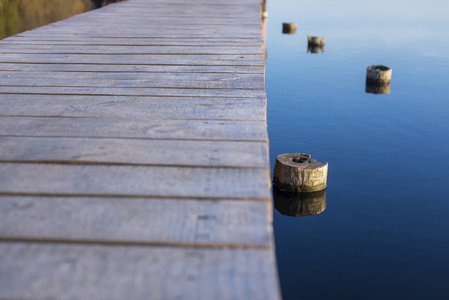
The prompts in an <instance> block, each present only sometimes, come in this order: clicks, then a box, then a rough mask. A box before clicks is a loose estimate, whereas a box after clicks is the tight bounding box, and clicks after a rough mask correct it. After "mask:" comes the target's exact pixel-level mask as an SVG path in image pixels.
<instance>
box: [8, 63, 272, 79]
mask: <svg viewBox="0 0 449 300" xmlns="http://www.w3.org/2000/svg"><path fill="white" fill-rule="evenodd" d="M0 71H18V72H41V73H42V72H45V73H49V72H56V73H58V72H72V73H75V72H76V73H79V72H81V73H83V72H95V73H100V74H99V76H100V75H103V74H105V73H118V72H119V73H189V74H200V73H201V74H204V73H206V74H207V73H232V74H264V66H177V65H169V66H168V65H163V66H161V65H117V64H114V63H111V64H109V65H102V64H76V65H75V64H64V63H61V64H34V63H32V62H30V63H8V62H5V63H0Z"/></svg>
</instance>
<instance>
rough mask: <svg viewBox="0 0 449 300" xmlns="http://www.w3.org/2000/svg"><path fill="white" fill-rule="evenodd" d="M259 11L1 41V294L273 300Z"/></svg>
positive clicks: (93, 21)
mask: <svg viewBox="0 0 449 300" xmlns="http://www.w3.org/2000/svg"><path fill="white" fill-rule="evenodd" d="M261 33H262V27H261V13H260V0H188V1H187V0H128V1H126V2H121V3H117V4H112V5H109V6H107V7H105V8H102V9H99V10H96V11H92V12H88V13H85V14H81V15H78V16H75V17H72V18H70V19H67V20H64V21H60V22H57V23H53V24H50V25H47V26H44V27H41V28H38V29H35V30H32V31H28V32H24V33H21V34H18V35H17V36H14V37H10V38H7V39H5V40H2V41H0V299H279V298H280V292H279V284H278V278H277V270H276V261H275V253H274V241H273V232H272V202H271V192H270V172H269V162H268V137H267V130H266V94H265V87H264V56H263V44H262V36H261Z"/></svg>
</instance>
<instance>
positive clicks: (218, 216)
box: [0, 196, 272, 249]
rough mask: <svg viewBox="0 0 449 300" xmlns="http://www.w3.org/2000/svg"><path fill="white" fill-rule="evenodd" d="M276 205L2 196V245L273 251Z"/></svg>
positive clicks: (265, 203) (0, 227)
mask: <svg viewBox="0 0 449 300" xmlns="http://www.w3.org/2000/svg"><path fill="white" fill-rule="evenodd" d="M271 214H272V211H271V203H269V202H258V201H230V200H222V201H211V200H195V199H192V200H186V199H182V200H179V199H157V198H155V199H139V198H81V197H75V198H65V197H13V196H0V241H1V240H5V239H16V240H27V239H36V240H44V241H45V240H47V241H48V240H58V241H61V242H95V241H97V242H101V243H105V244H106V243H131V244H132V243H137V244H145V245H148V246H151V245H155V246H158V245H162V244H173V245H178V246H182V245H185V246H186V247H194V246H195V245H198V246H202V247H222V248H229V247H232V248H264V249H269V248H270V247H272V244H271V234H272V226H271V223H270V218H269V216H270V215H271Z"/></svg>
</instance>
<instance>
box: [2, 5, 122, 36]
mask: <svg viewBox="0 0 449 300" xmlns="http://www.w3.org/2000/svg"><path fill="white" fill-rule="evenodd" d="M112 2H120V0H0V40H1V39H4V38H5V37H8V36H12V35H15V34H18V33H20V32H23V31H26V30H30V29H33V28H36V27H40V26H43V25H46V24H50V23H53V22H56V21H59V20H63V19H66V18H68V17H71V16H74V15H76V14H80V13H83V12H86V11H89V10H91V9H95V8H99V7H101V6H104V5H107V4H108V3H112Z"/></svg>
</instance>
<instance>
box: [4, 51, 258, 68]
mask: <svg viewBox="0 0 449 300" xmlns="http://www.w3.org/2000/svg"><path fill="white" fill-rule="evenodd" d="M0 62H2V63H46V64H51V63H57V64H114V65H122V64H124V65H199V66H207V65H219V66H221V65H225V66H264V60H263V56H262V55H141V54H136V55H92V54H12V53H0Z"/></svg>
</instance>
